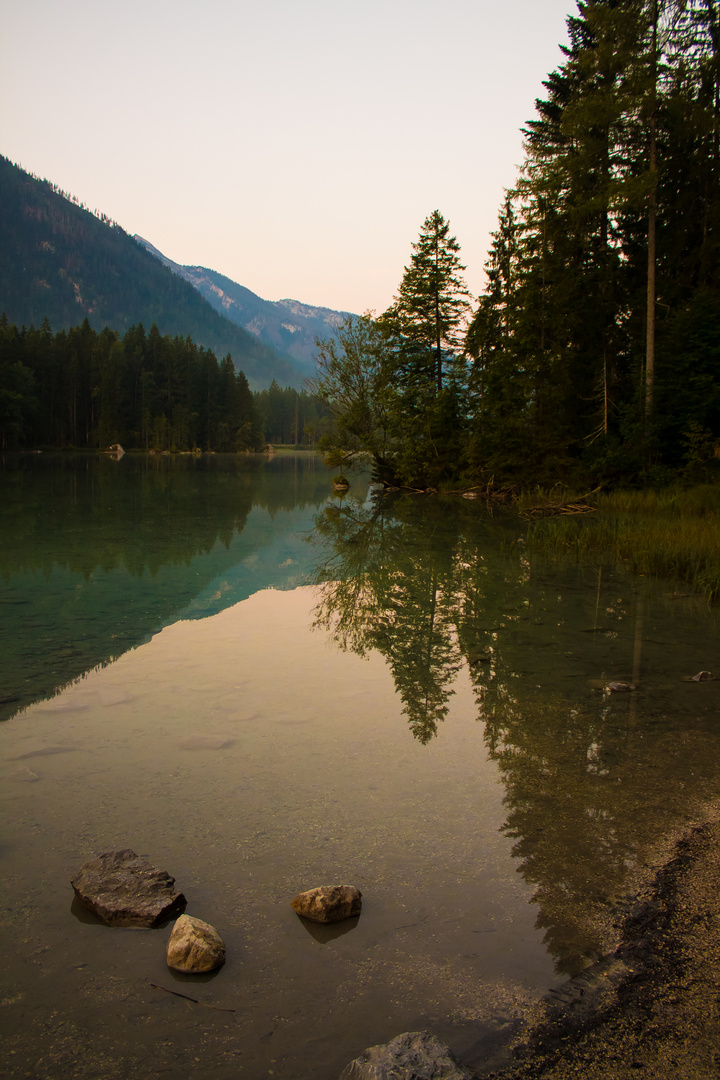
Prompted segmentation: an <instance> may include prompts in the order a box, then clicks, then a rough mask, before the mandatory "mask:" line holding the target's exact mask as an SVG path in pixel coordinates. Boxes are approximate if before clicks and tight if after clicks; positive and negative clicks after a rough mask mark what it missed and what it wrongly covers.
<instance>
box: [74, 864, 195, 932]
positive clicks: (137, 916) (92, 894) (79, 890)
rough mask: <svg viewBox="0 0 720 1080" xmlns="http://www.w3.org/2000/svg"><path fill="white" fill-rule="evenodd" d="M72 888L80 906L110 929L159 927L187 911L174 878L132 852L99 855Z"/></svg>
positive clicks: (77, 877)
mask: <svg viewBox="0 0 720 1080" xmlns="http://www.w3.org/2000/svg"><path fill="white" fill-rule="evenodd" d="M70 884H71V885H72V887H73V889H74V890H75V895H76V896H77V898H78V900H79V901H80V903H81V904H84V905H85V907H86V908H89V909H90V911H94V912H95V914H96V915H99V916H100V918H101V919H102V920H103V922H105V923H107V924H108V926H159V925H160V923H162V922H165V920H166V919H170V918H172V917H173V916H174V915H179V914H180V913H181V912H182V910H183V908H184V907H185V897H184V896H183V894H182V893H179V892H176V891H175V889H174V888H173V886H174V884H175V878H174V877H170V875H169V874H168V873H167V871H166V870H156V869H155V867H154V866H151V865H150V863H149V862H146V860H145V859H141V858H139V856H138V855H136V854H135V852H134V851H131V850H130V849H129V848H126V849H125V850H124V851H106V852H105V853H104V854H102V855H96V856H95V858H94V859H90V861H89V862H86V863H85V865H84V866H81V867H80V869H79V870H78V872H77V873H76V874H75V876H74V877H72V878H71V879H70Z"/></svg>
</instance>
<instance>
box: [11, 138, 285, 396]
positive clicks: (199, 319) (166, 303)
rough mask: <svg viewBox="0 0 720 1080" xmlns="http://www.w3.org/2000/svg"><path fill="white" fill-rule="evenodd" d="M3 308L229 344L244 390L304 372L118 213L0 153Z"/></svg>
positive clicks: (24, 320) (69, 322)
mask: <svg viewBox="0 0 720 1080" xmlns="http://www.w3.org/2000/svg"><path fill="white" fill-rule="evenodd" d="M3 312H4V313H5V314H6V315H7V317H8V319H9V320H10V322H11V323H15V324H16V325H18V326H23V325H25V326H29V325H31V324H34V325H35V326H40V324H41V323H42V321H43V319H45V318H47V319H49V321H50V325H51V327H52V329H53V330H55V331H58V330H63V329H69V328H70V327H71V326H77V325H78V323H81V322H82V321H83V319H84V318H86V317H87V319H88V321H89V322H90V325H91V326H92V327H93V328H94V329H96V330H102V329H103V328H104V327H105V326H109V327H111V329H113V330H117V331H118V332H119V333H120V334H124V333H125V331H126V330H128V329H129V328H130V327H131V326H133V325H138V324H139V323H142V324H143V326H144V327H145V329H146V330H149V329H150V327H151V326H152V324H153V323H156V324H157V327H158V329H159V331H160V333H161V334H170V335H172V336H173V337H175V336H180V337H188V336H189V337H191V338H192V339H193V341H195V342H196V343H197V344H199V345H203V346H205V348H207V349H211V350H212V351H213V352H214V353H215V355H216V356H217V357H218V359H222V357H224V356H226V355H227V354H228V353H230V354H231V355H232V358H233V362H234V364H235V367H236V368H237V369H240V370H242V371H244V372H245V375H246V376H247V379H248V382H249V384H250V386H251V387H252V388H253V389H262V388H264V387H267V386H269V385H270V383H271V382H272V380H273V379H275V380H276V381H277V382H278V383H279V384H280V385H281V386H295V387H300V386H301V385H302V381H303V374H302V372H301V371H300V370H299V369H298V367H297V366H296V365H295V364H294V363H293V362H292V361H291V360H290V359H289V358H288V357H287V356H280V355H279V353H278V352H277V350H276V349H274V348H272V347H271V346H270V345H268V344H264V343H263V342H262V341H260V340H259V339H258V337H257V335H255V334H251V333H249V332H248V331H246V330H243V329H242V327H241V326H239V325H238V323H237V321H234V320H230V319H228V318H226V317H225V316H224V315H223V314H220V313H219V312H218V311H217V310H215V308H214V307H213V306H211V305H210V304H209V303H208V302H207V300H205V299H204V297H203V296H202V295H200V293H199V292H198V290H197V289H195V288H194V287H193V286H192V285H191V284H190V283H189V282H188V281H185V280H183V278H182V277H181V276H178V275H177V274H176V273H173V272H172V271H171V270H170V269H169V268H168V267H167V266H164V265H163V264H162V262H161V261H158V259H157V258H156V257H155V256H154V255H152V254H151V253H150V252H149V251H148V250H147V248H146V247H145V246H143V245H142V244H140V243H138V242H137V241H136V240H135V239H134V238H133V237H132V236H130V235H129V234H128V233H126V232H125V231H124V230H123V229H122V228H121V227H120V226H119V225H118V224H117V222H114V221H111V220H110V218H108V217H106V216H105V215H97V214H94V213H91V212H90V211H89V210H88V209H87V208H85V207H84V206H82V205H80V204H79V203H78V202H77V200H75V199H73V198H69V197H67V196H66V195H65V194H64V193H63V192H61V191H60V190H59V189H58V188H57V187H56V186H55V185H54V184H51V183H49V182H48V181H47V180H39V179H37V178H36V177H33V176H31V175H30V174H29V173H27V172H25V171H24V170H23V169H21V168H19V166H17V165H14V164H13V163H12V162H11V161H9V160H8V159H7V158H5V157H2V156H0V313H3Z"/></svg>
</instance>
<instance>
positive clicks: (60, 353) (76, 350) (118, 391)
mask: <svg viewBox="0 0 720 1080" xmlns="http://www.w3.org/2000/svg"><path fill="white" fill-rule="evenodd" d="M326 417H327V410H326V409H325V407H324V406H323V405H322V404H321V403H320V402H319V401H318V399H317V398H315V397H314V396H313V395H311V394H309V393H307V392H305V391H297V390H295V389H294V388H292V387H285V388H281V387H279V386H278V384H277V382H275V381H274V380H273V382H272V384H271V385H270V388H269V389H268V390H263V391H262V392H260V393H258V392H256V393H254V394H253V393H252V392H251V391H250V390H249V388H248V383H247V379H246V378H245V375H244V374H243V373H242V372H236V371H235V368H234V365H233V362H232V359H231V357H230V356H226V357H225V358H224V360H222V361H221V362H218V360H217V358H216V356H215V354H214V353H212V352H210V351H209V350H207V349H203V348H202V347H200V346H198V345H196V344H195V343H194V342H193V341H191V339H190V338H182V337H174V338H172V337H170V336H164V337H163V336H161V335H160V333H159V331H158V329H157V326H155V325H153V326H152V327H151V329H150V332H149V333H148V334H146V333H145V330H144V328H143V327H142V325H140V326H137V327H131V329H130V330H128V331H127V333H126V334H125V335H124V336H123V337H120V335H119V334H117V333H116V332H114V331H112V330H109V329H105V330H103V331H102V332H100V333H97V332H96V331H95V330H93V329H92V327H91V326H90V324H89V322H88V320H87V319H86V320H85V321H84V322H83V323H82V325H81V326H78V327H74V328H73V329H71V330H69V331H67V332H66V331H61V332H60V333H58V334H53V333H52V330H51V327H50V324H49V322H48V320H47V319H46V320H45V321H44V322H43V324H42V326H41V328H40V329H39V330H36V329H35V328H34V327H32V326H31V327H30V329H29V330H28V329H26V328H25V327H23V328H21V329H18V328H17V327H16V326H14V325H11V324H10V322H9V321H8V319H7V317H6V316H4V315H3V316H2V317H1V318H0V448H2V449H4V450H15V449H20V448H22V447H37V446H53V447H59V448H66V447H80V448H91V447H96V448H104V447H107V446H110V445H112V444H114V443H120V444H121V445H122V446H123V447H126V448H133V449H144V450H171V451H172V450H176V451H182V450H192V449H200V450H215V451H218V452H231V453H232V452H237V451H245V450H260V449H262V448H263V447H264V446H265V445H266V444H267V443H268V442H270V443H283V444H290V445H294V446H314V445H315V442H316V441H317V439H318V437H319V436H320V434H322V431H323V428H324V427H327V419H326Z"/></svg>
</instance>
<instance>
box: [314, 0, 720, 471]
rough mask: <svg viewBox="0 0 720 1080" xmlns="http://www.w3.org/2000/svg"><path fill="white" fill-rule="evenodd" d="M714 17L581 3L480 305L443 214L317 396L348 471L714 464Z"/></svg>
mask: <svg viewBox="0 0 720 1080" xmlns="http://www.w3.org/2000/svg"><path fill="white" fill-rule="evenodd" d="M719 18H720V16H719V9H718V4H717V2H716V0H663V2H660V0H588V2H585V3H579V5H578V14H577V15H576V16H574V17H571V18H570V19H569V20H568V31H569V41H568V44H567V45H566V46H564V48H563V52H564V55H565V60H564V62H563V64H562V65H561V66H560V68H559V69H558V70H557V71H555V72H553V73H552V74H551V75H550V76H549V78H548V79H547V81H546V83H545V88H546V91H547V93H546V96H545V97H544V98H543V99H542V100H539V101H537V103H536V114H535V116H534V118H533V119H532V120H530V121H529V122H528V124H527V128H526V143H525V149H526V158H525V162H524V165H523V167H522V170H521V173H520V176H519V178H518V181H517V184H516V186H515V187H514V188H513V189H511V190H509V191H508V192H507V193H506V197H505V199H504V201H503V205H502V207H501V211H500V218H499V223H498V228H497V231H496V232H495V233H494V235H493V243H492V249H491V252H490V255H489V259H488V262H487V266H486V270H487V281H488V284H487V288H486V291H485V292H484V294H483V295H482V296H481V297H480V300H479V305H478V306H477V308H476V310H475V312H474V314H473V315H472V318H471V320H470V323H469V328H468V331H467V334H466V336H465V337H464V338H463V333H462V330H463V324H464V321H465V319H466V318H467V315H468V312H469V310H470V309H469V305H468V302H469V299H470V298H469V297H468V295H467V290H466V289H465V286H464V283H463V277H462V271H463V269H464V267H463V265H462V263H461V262H460V255H459V250H460V247H459V244H458V242H457V240H456V239H455V237H453V236H451V235H450V232H449V227H448V222H446V221H445V219H444V218H443V217H442V215H441V214H440V213H439V212H438V211H435V213H434V214H431V215H430V216H429V217H428V218H427V219H426V221H425V223H424V225H423V228H422V230H421V232H420V236H419V239H418V242H417V243H416V244H414V245H413V253H412V257H411V259H410V262H409V264H408V266H407V267H406V268H405V272H404V275H403V277H402V280H401V283H400V286H399V288H398V293H397V295H396V297H395V300H394V302H393V304H392V305H391V307H390V308H389V309H388V311H387V312H386V313H385V314H384V315H383V316H382V318H380V319H379V320H375V321H374V320H370V319H366V318H363V319H351V320H349V321H348V323H347V324H346V326H345V327H344V328H343V330H342V331H341V334H340V340H339V342H332V341H328V342H327V343H326V344H325V346H324V347H323V349H322V351H321V354H320V369H319V376H318V380H317V384H316V390H317V392H318V393H320V395H321V396H322V398H323V400H324V401H325V402H326V403H327V405H328V407H329V408H331V409H332V411H333V414H334V417H335V424H334V430H333V433H332V435H331V436H330V437H329V438H328V439H327V440H326V442H325V445H326V448H327V450H328V452H329V453H330V455H331V457H332V459H333V460H335V461H336V462H337V463H339V464H340V463H342V462H344V461H346V460H348V459H349V458H352V457H353V456H354V455H355V454H356V453H358V452H363V451H369V452H370V453H371V454H372V455H373V456H374V458H375V462H376V468H377V473H378V475H379V476H380V477H381V478H383V479H384V480H386V481H388V482H392V483H401V484H407V485H411V486H415V487H428V486H432V485H443V484H444V485H447V484H453V483H457V481H458V479H464V480H465V481H466V482H468V483H473V484H487V483H489V482H494V483H496V484H497V483H499V482H500V483H504V482H507V481H511V482H515V483H517V482H520V483H538V482H540V483H546V482H553V481H555V480H558V479H561V480H566V481H573V482H574V481H577V482H579V483H583V484H585V483H593V484H594V483H603V482H604V483H618V482H620V483H635V484H642V483H648V482H649V483H655V482H662V481H663V480H666V479H669V478H670V477H672V476H675V475H680V476H681V477H683V478H686V479H690V478H692V477H701V476H704V475H709V474H712V472H713V470H714V469H716V468H717V466H718V465H720V21H719Z"/></svg>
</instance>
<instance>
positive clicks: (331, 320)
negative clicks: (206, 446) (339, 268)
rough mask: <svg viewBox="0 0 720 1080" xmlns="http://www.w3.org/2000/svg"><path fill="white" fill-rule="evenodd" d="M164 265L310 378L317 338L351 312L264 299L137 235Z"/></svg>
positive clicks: (330, 331)
mask: <svg viewBox="0 0 720 1080" xmlns="http://www.w3.org/2000/svg"><path fill="white" fill-rule="evenodd" d="M135 240H137V242H138V243H139V244H143V245H144V246H145V247H146V248H147V250H148V251H150V252H151V253H152V254H153V255H155V257H156V258H158V259H160V261H161V262H163V263H164V264H165V266H167V267H169V268H170V269H171V270H173V271H174V272H175V273H176V274H179V275H180V277H182V278H184V279H185V281H188V282H190V284H191V285H192V286H193V287H194V288H195V289H197V291H198V292H199V293H201V294H202V296H204V297H205V299H206V300H207V301H208V303H209V304H211V305H212V306H213V307H214V308H215V310H216V311H218V312H219V313H220V314H221V315H225V316H226V317H227V318H228V319H230V320H231V321H232V322H234V323H237V325H238V326H242V327H244V328H245V330H248V331H249V332H250V333H251V334H255V335H256V337H257V338H258V339H259V340H260V341H261V342H263V344H265V345H268V346H269V347H270V348H272V349H276V350H277V351H278V352H279V353H282V354H284V355H285V356H289V357H290V359H291V360H293V361H294V362H295V363H296V364H297V365H298V367H300V368H301V369H302V370H303V371H305V372H307V373H308V374H310V373H313V372H314V370H315V355H316V353H317V347H316V344H315V342H316V339H317V338H328V337H332V336H333V335H334V333H335V331H336V330H337V328H338V326H340V324H341V323H342V322H343V321H344V320H345V319H346V318H347V317H348V315H349V314H350V312H347V311H333V309H332V308H325V307H312V306H311V305H310V304H302V303H300V301H299V300H263V299H262V297H260V296H257V295H256V294H255V293H254V292H251V291H250V289H247V288H245V286H244V285H238V283H237V282H236V281H232V280H231V279H230V278H228V277H225V276H224V274H218V273H217V271H215V270H208V269H207V267H204V266H181V265H180V263H176V262H173V261H172V259H168V257H167V256H166V255H163V253H162V252H161V251H158V249H157V248H156V247H153V245H152V244H151V243H150V242H149V241H148V240H144V239H143V238H142V236H137V235H136V236H135Z"/></svg>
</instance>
